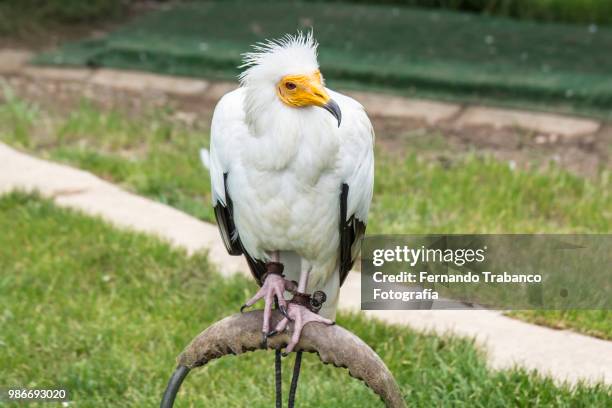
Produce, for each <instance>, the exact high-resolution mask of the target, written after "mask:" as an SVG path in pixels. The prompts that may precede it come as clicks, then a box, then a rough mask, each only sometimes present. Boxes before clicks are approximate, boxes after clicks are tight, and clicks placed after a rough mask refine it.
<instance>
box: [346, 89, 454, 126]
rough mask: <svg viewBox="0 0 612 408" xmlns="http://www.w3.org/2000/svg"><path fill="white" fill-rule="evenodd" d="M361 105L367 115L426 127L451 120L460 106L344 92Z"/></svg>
mask: <svg viewBox="0 0 612 408" xmlns="http://www.w3.org/2000/svg"><path fill="white" fill-rule="evenodd" d="M346 93H347V94H348V95H350V96H351V97H352V98H355V99H356V100H358V101H359V103H361V104H362V105H363V106H364V108H365V109H366V111H367V112H368V114H369V115H372V116H380V117H386V118H400V119H402V118H403V119H410V120H422V121H424V122H426V123H427V124H428V125H435V124H437V123H440V122H443V121H447V120H450V119H452V118H453V117H454V116H455V115H457V114H458V113H459V111H460V110H461V106H459V105H456V104H451V103H445V102H435V101H427V100H423V99H410V98H404V97H400V96H393V95H384V94H374V93H370V92H353V91H346Z"/></svg>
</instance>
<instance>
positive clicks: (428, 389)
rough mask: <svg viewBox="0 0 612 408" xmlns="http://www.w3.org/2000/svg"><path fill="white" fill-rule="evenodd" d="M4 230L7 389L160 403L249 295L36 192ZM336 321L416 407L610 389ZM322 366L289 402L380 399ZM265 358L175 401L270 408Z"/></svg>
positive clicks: (362, 322) (310, 371) (221, 364)
mask: <svg viewBox="0 0 612 408" xmlns="http://www.w3.org/2000/svg"><path fill="white" fill-rule="evenodd" d="M0 231H3V233H2V234H0V268H1V270H2V272H3V273H2V275H0V310H1V311H2V312H1V313H0V325H1V326H2V331H0V367H2V382H3V384H7V385H16V386H21V387H30V388H34V387H58V386H63V387H65V388H67V389H68V390H69V391H70V392H71V395H72V397H71V398H72V399H73V400H74V401H75V402H76V405H77V406H79V407H100V406H117V407H137V406H138V407H144V406H155V405H156V404H157V403H158V402H159V399H160V397H161V393H162V391H163V389H164V387H165V384H166V381H167V379H168V377H169V375H170V373H171V371H172V370H173V367H174V358H175V356H176V355H177V354H178V353H179V352H180V351H181V350H182V348H183V347H184V346H185V345H186V344H187V342H188V341H189V340H190V339H191V338H192V337H193V336H194V335H196V334H197V333H198V332H199V331H200V330H201V329H202V328H204V327H206V326H207V325H209V324H210V323H212V322H213V321H215V320H217V319H219V318H221V317H223V316H225V315H227V314H230V313H232V312H235V311H237V310H238V308H239V307H240V304H241V303H242V302H243V301H244V299H245V298H246V297H247V296H248V294H249V293H250V292H252V291H253V290H255V285H254V283H253V282H251V281H250V280H248V279H246V278H242V277H235V278H231V279H228V278H221V277H220V276H219V275H217V274H216V273H215V272H214V271H213V270H211V268H210V267H209V266H208V264H207V262H206V258H205V256H204V255H201V254H200V255H196V256H193V257H187V256H186V254H185V253H184V252H182V251H179V250H173V249H171V248H170V247H169V246H168V245H166V244H164V243H162V242H160V241H159V240H157V239H155V238H153V237H150V236H145V235H140V234H135V233H130V232H123V231H119V230H116V229H113V228H111V227H110V226H108V225H106V224H105V223H103V222H102V221H100V220H98V219H94V218H90V217H86V216H83V215H80V214H78V213H75V212H72V211H69V210H66V209H59V208H57V207H54V206H53V205H52V204H51V203H50V202H48V201H46V200H42V199H39V198H37V197H36V196H31V195H25V194H21V193H13V194H9V195H7V196H3V197H2V198H0ZM339 323H340V324H342V325H343V326H346V327H348V328H349V329H351V330H353V331H354V332H356V333H357V334H358V335H359V336H361V337H362V338H363V339H364V340H365V341H366V342H368V343H369V344H371V345H372V346H373V348H374V349H375V350H376V351H377V352H378V353H379V354H380V355H381V357H382V358H383V360H384V361H385V362H386V363H387V364H388V366H389V368H390V369H391V370H392V372H393V373H394V375H395V376H396V378H397V380H398V382H399V384H400V386H401V389H402V392H403V394H404V395H405V397H406V401H407V402H408V403H409V404H410V405H412V406H464V405H465V404H466V402H467V401H469V404H470V406H475V407H504V406H521V407H527V406H529V407H531V406H543V407H544V406H545V407H549V406H558V407H570V406H571V407H593V406H604V405H605V404H606V401H609V399H610V396H611V393H612V389H611V388H610V387H606V386H603V385H595V386H591V387H587V386H584V385H578V386H576V387H574V388H568V387H565V386H563V387H556V386H554V385H553V384H552V382H551V381H550V380H547V379H542V378H539V377H537V376H536V375H534V374H530V373H527V372H525V371H523V370H518V369H516V370H512V371H501V372H492V371H490V370H488V369H487V368H486V365H485V362H484V359H483V356H482V355H481V354H480V353H479V352H478V351H477V350H476V349H475V347H474V344H473V343H472V342H471V341H468V340H460V339H455V338H452V337H437V336H432V335H424V334H417V333H415V332H412V331H410V330H408V329H405V328H397V327H391V326H385V325H382V324H379V323H375V322H373V321H368V320H366V319H364V318H362V317H360V316H358V315H348V314H341V315H340V317H339ZM317 361H318V360H317V359H316V357H314V356H313V355H308V356H307V357H306V358H305V364H304V366H305V367H304V370H303V375H302V376H301V379H300V388H299V391H298V401H300V400H301V401H307V403H308V405H309V406H338V407H340V406H342V407H361V406H363V407H371V406H376V405H377V404H378V401H377V398H376V397H375V396H374V395H373V393H372V392H370V391H369V390H367V389H366V388H365V387H364V386H363V385H362V383H361V382H359V381H357V380H354V379H352V378H350V377H349V376H348V375H347V372H346V371H345V370H341V369H335V368H332V367H329V366H322V365H320V364H318V362H317ZM272 362H273V357H272V354H271V353H263V352H257V353H249V354H246V355H244V356H241V357H239V358H235V357H228V358H225V359H223V360H220V361H217V362H215V363H212V364H210V365H209V366H207V367H205V368H204V369H200V370H199V371H196V372H195V373H194V374H192V375H191V376H190V377H189V378H188V379H187V381H186V382H185V384H184V385H183V388H182V390H181V394H180V395H179V398H178V402H177V406H178V407H187V406H228V407H241V406H253V407H264V406H269V405H270V401H271V398H272V396H273V370H272V365H273V364H272ZM285 374H286V375H285V378H284V380H285V387H286V386H287V383H288V380H289V377H288V375H289V370H285ZM285 389H286V388H285Z"/></svg>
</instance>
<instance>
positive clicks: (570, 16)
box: [315, 0, 612, 24]
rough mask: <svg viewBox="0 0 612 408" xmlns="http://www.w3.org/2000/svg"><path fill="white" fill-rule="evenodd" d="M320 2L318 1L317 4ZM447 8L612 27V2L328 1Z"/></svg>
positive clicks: (495, 0) (559, 0) (512, 0)
mask: <svg viewBox="0 0 612 408" xmlns="http://www.w3.org/2000/svg"><path fill="white" fill-rule="evenodd" d="M315 1H316V0H315ZM324 1H342V2H352V3H362V4H368V3H369V4H389V5H401V6H413V7H425V8H445V9H451V10H462V11H470V12H477V13H485V14H492V15H499V16H507V17H515V18H520V19H534V20H541V21H560V22H570V23H599V24H610V23H612V0H324Z"/></svg>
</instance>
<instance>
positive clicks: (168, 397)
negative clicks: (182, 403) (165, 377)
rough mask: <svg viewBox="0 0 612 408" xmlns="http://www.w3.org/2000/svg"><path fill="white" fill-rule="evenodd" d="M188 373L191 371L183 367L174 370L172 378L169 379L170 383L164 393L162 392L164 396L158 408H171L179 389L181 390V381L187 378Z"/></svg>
mask: <svg viewBox="0 0 612 408" xmlns="http://www.w3.org/2000/svg"><path fill="white" fill-rule="evenodd" d="M189 371H191V370H190V369H189V368H187V367H185V366H178V367H177V368H176V370H174V373H173V374H172V377H170V381H168V386H167V387H166V391H164V396H163V397H162V401H161V404H160V405H159V407H160V408H172V406H173V405H174V399H175V398H176V394H177V393H178V390H179V388H181V384H182V383H183V380H184V379H185V377H187V374H189Z"/></svg>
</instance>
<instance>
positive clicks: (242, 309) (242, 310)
mask: <svg viewBox="0 0 612 408" xmlns="http://www.w3.org/2000/svg"><path fill="white" fill-rule="evenodd" d="M247 307H249V306H248V305H247V304H246V303H245V304H244V305H242V306H240V313H244V309H246V308H247Z"/></svg>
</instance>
